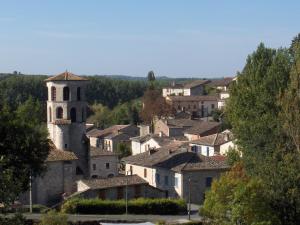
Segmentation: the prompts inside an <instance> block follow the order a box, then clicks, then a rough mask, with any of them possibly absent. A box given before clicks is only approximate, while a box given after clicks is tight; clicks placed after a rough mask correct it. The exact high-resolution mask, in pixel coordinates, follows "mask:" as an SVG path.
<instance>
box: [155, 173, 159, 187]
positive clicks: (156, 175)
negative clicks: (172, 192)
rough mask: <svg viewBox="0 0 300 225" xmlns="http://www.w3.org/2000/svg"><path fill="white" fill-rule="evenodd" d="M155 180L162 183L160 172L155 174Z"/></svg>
mask: <svg viewBox="0 0 300 225" xmlns="http://www.w3.org/2000/svg"><path fill="white" fill-rule="evenodd" d="M155 181H156V183H157V184H159V183H160V175H159V174H158V173H156V174H155Z"/></svg>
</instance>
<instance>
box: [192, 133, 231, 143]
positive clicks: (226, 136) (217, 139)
mask: <svg viewBox="0 0 300 225" xmlns="http://www.w3.org/2000/svg"><path fill="white" fill-rule="evenodd" d="M232 140H233V135H232V133H231V132H226V133H217V134H212V135H208V136H204V137H201V138H200V139H199V140H195V141H192V142H191V144H198V145H207V146H219V145H222V144H225V143H227V142H229V141H232Z"/></svg>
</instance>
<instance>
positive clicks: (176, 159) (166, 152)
mask: <svg viewBox="0 0 300 225" xmlns="http://www.w3.org/2000/svg"><path fill="white" fill-rule="evenodd" d="M122 161H124V162H125V163H128V164H133V165H139V166H143V167H159V168H164V169H168V170H172V171H175V172H181V171H190V170H215V169H221V170H223V169H228V168H229V166H228V165H227V163H226V158H225V157H223V158H218V159H217V158H214V157H206V156H203V155H201V154H197V153H194V152H191V151H189V150H188V147H186V146H185V145H181V146H173V147H172V146H169V147H165V148H160V149H157V150H155V151H152V153H151V154H150V152H144V153H141V154H137V155H134V156H129V157H126V158H123V159H122Z"/></svg>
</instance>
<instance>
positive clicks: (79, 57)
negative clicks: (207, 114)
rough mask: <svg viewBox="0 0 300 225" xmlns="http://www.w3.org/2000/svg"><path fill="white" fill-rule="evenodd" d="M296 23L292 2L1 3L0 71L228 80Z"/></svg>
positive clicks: (285, 39) (287, 37) (297, 5)
mask: <svg viewBox="0 0 300 225" xmlns="http://www.w3.org/2000/svg"><path fill="white" fill-rule="evenodd" d="M299 21H300V1H297V0H295V1H292V0H285V1H283V0H281V1H279V0H278V1H277V0H264V1H262V0H251V1H249V0H226V1H225V0H85V1H83V0H64V1H62V0H43V1H41V0H26V1H20V0H0V72H12V71H15V70H17V71H21V72H22V73H25V74H49V75H51V74H58V73H61V72H63V71H65V70H68V71H71V72H73V73H75V74H80V75H83V74H89V75H93V74H107V75H118V74H122V75H130V76H146V75H147V73H148V71H150V70H153V71H154V72H155V74H156V76H169V77H199V78H200V77H202V78H203V77H207V78H211V77H226V76H234V75H236V72H237V71H241V70H242V69H243V66H244V65H245V61H246V58H247V55H249V54H251V53H252V52H253V51H255V49H256V47H257V46H258V44H259V43H260V42H263V43H264V44H265V45H266V46H268V47H272V48H279V47H288V46H289V44H290V42H291V39H292V38H293V37H294V36H296V35H297V33H299V32H300V23H299Z"/></svg>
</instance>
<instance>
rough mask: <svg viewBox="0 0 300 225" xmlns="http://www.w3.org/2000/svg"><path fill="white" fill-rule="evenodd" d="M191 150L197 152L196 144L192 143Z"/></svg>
mask: <svg viewBox="0 0 300 225" xmlns="http://www.w3.org/2000/svg"><path fill="white" fill-rule="evenodd" d="M191 150H192V152H195V153H197V146H196V145H193V146H192V148H191Z"/></svg>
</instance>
